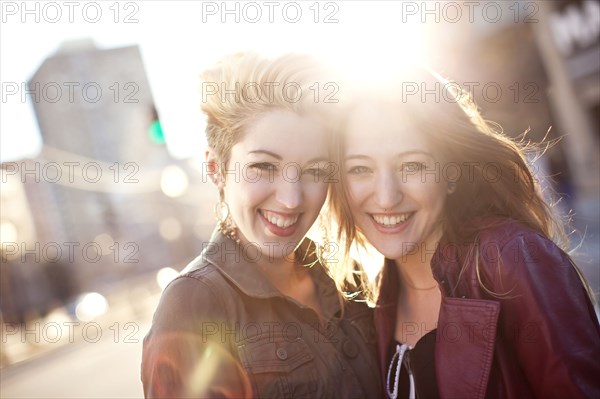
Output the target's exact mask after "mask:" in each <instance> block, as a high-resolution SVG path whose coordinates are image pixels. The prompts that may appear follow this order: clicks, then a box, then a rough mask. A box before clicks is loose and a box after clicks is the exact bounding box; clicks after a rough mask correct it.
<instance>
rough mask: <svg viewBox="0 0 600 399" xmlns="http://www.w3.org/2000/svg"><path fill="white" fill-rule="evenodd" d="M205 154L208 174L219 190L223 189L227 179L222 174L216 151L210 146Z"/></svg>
mask: <svg viewBox="0 0 600 399" xmlns="http://www.w3.org/2000/svg"><path fill="white" fill-rule="evenodd" d="M204 156H205V158H206V175H207V176H208V178H209V179H210V180H211V181H212V182H213V183H214V184H215V186H217V188H218V189H219V190H222V189H223V187H225V181H224V180H223V175H222V174H221V169H220V162H219V159H218V157H217V154H216V152H215V151H214V150H213V149H212V148H209V149H208V150H206V152H205V154H204Z"/></svg>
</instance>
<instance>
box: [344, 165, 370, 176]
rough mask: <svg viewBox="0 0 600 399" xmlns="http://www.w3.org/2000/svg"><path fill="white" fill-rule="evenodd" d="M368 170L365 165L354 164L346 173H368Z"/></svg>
mask: <svg viewBox="0 0 600 399" xmlns="http://www.w3.org/2000/svg"><path fill="white" fill-rule="evenodd" d="M370 171H371V169H369V168H367V167H366V166H354V167H352V168H350V169H349V170H348V174H351V175H361V174H364V173H369V172H370Z"/></svg>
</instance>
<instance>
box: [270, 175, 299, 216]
mask: <svg viewBox="0 0 600 399" xmlns="http://www.w3.org/2000/svg"><path fill="white" fill-rule="evenodd" d="M275 199H276V200H277V202H279V203H280V204H282V205H283V206H285V207H286V208H288V209H296V208H298V207H300V205H301V204H302V183H301V182H300V181H292V180H289V181H286V180H285V179H281V181H280V182H279V184H278V187H277V191H276V194H275Z"/></svg>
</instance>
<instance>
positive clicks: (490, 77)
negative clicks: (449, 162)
mask: <svg viewBox="0 0 600 399" xmlns="http://www.w3.org/2000/svg"><path fill="white" fill-rule="evenodd" d="M490 3H491V4H489V5H488V6H489V7H488V12H487V13H484V12H479V13H478V12H474V13H472V15H473V22H474V23H471V24H464V25H462V26H461V27H459V28H456V26H453V24H452V23H450V22H449V21H445V22H446V23H440V24H437V25H435V26H433V30H434V32H435V33H434V35H433V36H434V37H435V38H436V41H437V40H438V39H439V40H440V42H439V43H438V45H439V46H440V48H443V49H444V50H445V51H444V54H445V56H444V58H443V59H442V60H441V62H440V65H442V66H443V68H444V70H443V72H445V73H447V74H448V75H449V76H450V77H451V78H453V79H454V80H456V81H457V82H458V83H460V84H465V85H466V86H467V87H470V88H471V92H472V93H473V95H474V97H475V100H476V101H477V103H478V105H479V106H480V107H481V108H482V110H483V115H484V117H485V118H486V119H488V120H492V121H495V122H498V123H500V125H501V126H502V128H503V130H504V132H505V133H506V134H508V135H510V136H512V137H515V138H520V137H523V133H524V132H525V131H528V132H527V134H526V135H525V136H524V137H525V140H526V141H527V140H531V141H532V142H534V143H542V144H545V143H549V142H551V141H553V140H557V139H558V141H557V142H556V143H555V144H554V145H552V146H550V148H548V149H547V151H546V152H545V153H544V155H543V156H542V157H541V158H540V159H538V160H536V161H535V162H534V165H533V167H534V170H535V171H536V172H537V173H538V177H539V178H541V179H542V182H543V184H544V185H546V186H549V187H551V188H552V190H547V192H548V193H549V194H548V199H549V200H550V201H552V202H556V201H558V200H559V199H560V201H559V202H558V205H557V206H558V207H559V209H560V210H561V212H563V213H569V212H572V215H573V217H572V222H573V227H575V228H577V230H578V232H577V233H576V234H573V235H572V236H571V241H572V247H573V248H577V249H576V251H575V253H574V255H575V258H576V260H577V262H578V264H579V265H580V266H581V267H582V269H583V271H584V273H585V274H586V276H587V277H588V279H589V281H590V283H591V284H592V287H593V288H594V290H595V291H596V292H600V268H599V267H598V264H599V262H600V244H599V242H600V237H599V235H600V174H599V173H598V171H599V170H600V159H599V156H600V151H599V149H600V141H599V140H600V1H598V0H562V1H536V2H531V1H516V2H512V1H510V2H508V1H507V2H490ZM460 4H462V7H463V10H462V13H463V15H469V7H473V4H475V3H470V4H469V2H464V3H460ZM477 4H479V5H480V6H481V5H482V4H484V3H477ZM484 8H485V5H484ZM490 9H491V10H493V12H492V11H489V10H490ZM454 25H456V24H454ZM454 28H456V29H454ZM449 54H451V55H452V56H450V57H448V55H449ZM549 129H550V130H549ZM543 147H544V145H542V146H541V148H543ZM532 162H533V158H532ZM551 191H554V193H555V194H553V193H550V192H551ZM580 244H582V245H581V246H580Z"/></svg>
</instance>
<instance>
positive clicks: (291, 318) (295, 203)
mask: <svg viewBox="0 0 600 399" xmlns="http://www.w3.org/2000/svg"><path fill="white" fill-rule="evenodd" d="M317 70H318V68H317V67H316V65H315V64H314V63H313V62H312V61H311V60H310V59H308V58H307V57H304V56H285V57H280V58H277V59H274V60H268V59H264V58H261V57H259V56H256V55H254V54H239V55H236V56H231V57H228V58H226V59H225V60H223V61H222V62H221V63H219V64H218V65H217V66H215V67H214V68H213V69H211V70H209V71H207V72H206V73H205V74H204V75H203V81H204V87H205V88H206V90H207V91H206V92H205V94H207V95H206V97H205V99H206V101H205V102H204V103H203V111H204V112H205V113H206V115H207V117H208V122H207V123H208V125H207V129H206V135H207V141H208V144H209V147H210V149H209V151H208V152H207V162H208V164H209V165H208V166H209V168H208V169H209V170H210V171H211V177H212V179H213V182H214V184H215V186H216V187H217V190H218V192H219V203H218V204H217V213H218V215H219V216H218V217H219V224H218V229H217V230H216V231H215V234H214V235H213V237H212V239H211V241H210V242H209V243H205V245H203V246H204V247H205V250H204V252H203V253H202V254H201V255H200V256H199V257H198V258H197V259H196V260H195V261H193V262H192V263H191V264H190V265H189V266H188V267H187V268H186V269H185V270H184V271H183V272H182V274H181V275H180V277H179V278H177V279H176V280H174V281H173V282H172V283H171V284H170V285H169V286H168V287H167V288H166V289H165V291H164V293H163V296H162V298H161V301H160V304H159V306H158V309H157V310H156V313H155V315H154V320H153V324H152V328H151V330H150V332H149V333H148V335H147V336H146V338H145V340H144V352H143V359H142V382H143V385H144V393H145V395H146V397H152V398H154V397H161V398H166V397H195V398H208V397H226V398H251V397H271V398H283V397H286V398H288V397H289V398H292V397H293V398H319V397H321V398H334V397H335V398H367V397H368V398H372V397H377V396H379V395H380V387H379V383H378V381H379V373H378V367H377V362H376V354H375V339H374V330H373V325H372V312H371V310H370V309H369V308H367V307H366V305H364V304H360V303H357V302H352V303H351V302H346V301H344V299H343V298H342V297H341V295H340V294H339V292H338V290H337V287H336V285H335V283H334V281H333V280H332V279H331V278H330V277H329V275H328V271H327V270H326V269H325V268H324V267H323V265H322V264H321V263H320V262H319V260H318V257H317V256H316V254H315V248H316V247H315V244H314V243H313V242H312V241H310V240H309V239H307V238H305V235H306V233H307V232H308V230H309V228H310V227H311V226H312V225H313V223H314V222H315V220H316V219H317V216H318V215H319V212H320V210H321V207H322V205H323V203H324V201H325V198H326V195H327V191H328V183H327V179H326V177H327V162H328V160H329V152H328V145H327V144H328V137H329V133H328V129H327V128H326V126H325V125H324V124H323V122H322V120H321V119H320V118H319V117H318V116H317V115H319V112H316V110H315V108H316V107H318V106H319V105H321V104H315V102H314V95H313V93H312V92H311V90H310V86H312V85H313V84H314V83H316V80H315V79H316V77H317V76H319V75H318V74H317ZM313 87H314V86H313ZM208 93H210V95H209V94H208Z"/></svg>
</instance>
